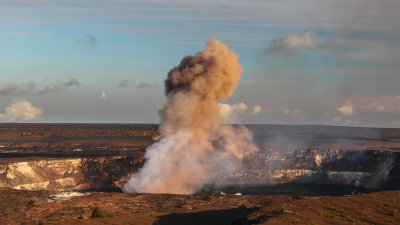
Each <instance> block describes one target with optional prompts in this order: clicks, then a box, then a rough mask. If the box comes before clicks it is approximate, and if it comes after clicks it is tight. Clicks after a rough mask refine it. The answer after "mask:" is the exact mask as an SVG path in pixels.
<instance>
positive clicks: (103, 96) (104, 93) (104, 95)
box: [100, 91, 107, 99]
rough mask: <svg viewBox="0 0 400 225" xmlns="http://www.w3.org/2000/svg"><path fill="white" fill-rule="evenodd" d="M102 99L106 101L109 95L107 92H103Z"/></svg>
mask: <svg viewBox="0 0 400 225" xmlns="http://www.w3.org/2000/svg"><path fill="white" fill-rule="evenodd" d="M100 98H101V99H106V98H107V93H106V92H105V91H102V92H101V95H100Z"/></svg>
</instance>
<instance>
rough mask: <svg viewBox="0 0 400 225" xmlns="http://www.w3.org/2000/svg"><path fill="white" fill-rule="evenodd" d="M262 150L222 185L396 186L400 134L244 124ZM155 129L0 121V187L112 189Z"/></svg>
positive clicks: (219, 179) (219, 176) (139, 161)
mask: <svg viewBox="0 0 400 225" xmlns="http://www.w3.org/2000/svg"><path fill="white" fill-rule="evenodd" d="M248 127H249V128H250V130H252V131H253V133H254V135H255V136H254V139H255V142H256V143H257V144H258V145H259V147H260V149H261V150H260V151H259V152H257V153H255V154H253V155H250V156H248V157H246V158H244V159H243V161H242V162H241V164H240V165H239V166H238V167H237V168H236V169H235V170H234V171H229V172H227V171H218V170H214V171H212V173H211V174H210V179H209V181H210V182H212V183H221V184H274V183H288V182H294V183H317V184H343V185H352V186H359V187H368V188H381V187H393V188H399V187H400V129H384V128H382V129H381V128H353V127H328V126H281V125H250V126H248ZM155 136H157V125H143V124H142V125H140V124H139V125H138V124H108V125H105V124H0V187H12V188H15V189H30V190H38V189H47V190H85V189H107V188H113V187H118V186H119V185H120V184H121V183H123V182H124V178H126V176H128V175H129V174H133V173H135V172H136V171H137V170H138V169H139V168H140V167H141V166H142V165H143V163H144V157H143V155H144V152H145V149H146V147H147V146H149V145H150V144H152V143H153V142H154V140H153V137H155Z"/></svg>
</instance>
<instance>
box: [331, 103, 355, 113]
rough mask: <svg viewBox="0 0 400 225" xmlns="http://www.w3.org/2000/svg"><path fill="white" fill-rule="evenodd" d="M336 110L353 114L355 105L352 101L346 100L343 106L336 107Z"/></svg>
mask: <svg viewBox="0 0 400 225" xmlns="http://www.w3.org/2000/svg"><path fill="white" fill-rule="evenodd" d="M336 110H337V111H339V112H340V113H341V114H343V115H345V116H351V115H354V113H355V111H354V105H353V103H351V102H350V101H346V102H345V103H344V104H343V105H342V106H341V107H339V108H336Z"/></svg>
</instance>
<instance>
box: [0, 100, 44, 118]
mask: <svg viewBox="0 0 400 225" xmlns="http://www.w3.org/2000/svg"><path fill="white" fill-rule="evenodd" d="M42 112H43V111H42V109H40V108H38V107H35V106H33V105H32V103H30V102H28V101H26V100H19V101H16V102H15V103H13V104H11V105H10V106H7V107H6V109H5V113H0V119H2V120H8V121H14V120H16V119H23V120H35V119H38V118H39V117H40V116H41V115H42Z"/></svg>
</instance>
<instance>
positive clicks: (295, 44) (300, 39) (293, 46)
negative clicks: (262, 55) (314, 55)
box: [267, 31, 320, 52]
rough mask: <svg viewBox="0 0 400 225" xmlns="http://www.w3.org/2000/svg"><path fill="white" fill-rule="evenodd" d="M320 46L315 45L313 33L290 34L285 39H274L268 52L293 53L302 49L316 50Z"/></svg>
mask: <svg viewBox="0 0 400 225" xmlns="http://www.w3.org/2000/svg"><path fill="white" fill-rule="evenodd" d="M319 47H320V46H319V45H318V44H317V43H316V40H315V35H314V32H312V31H308V32H306V33H304V34H297V33H290V34H289V35H288V36H287V37H276V38H275V39H274V40H273V41H272V43H271V45H270V46H269V48H268V49H267V51H268V52H279V51H283V52H294V51H298V50H302V49H308V50H312V49H317V48H319Z"/></svg>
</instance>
